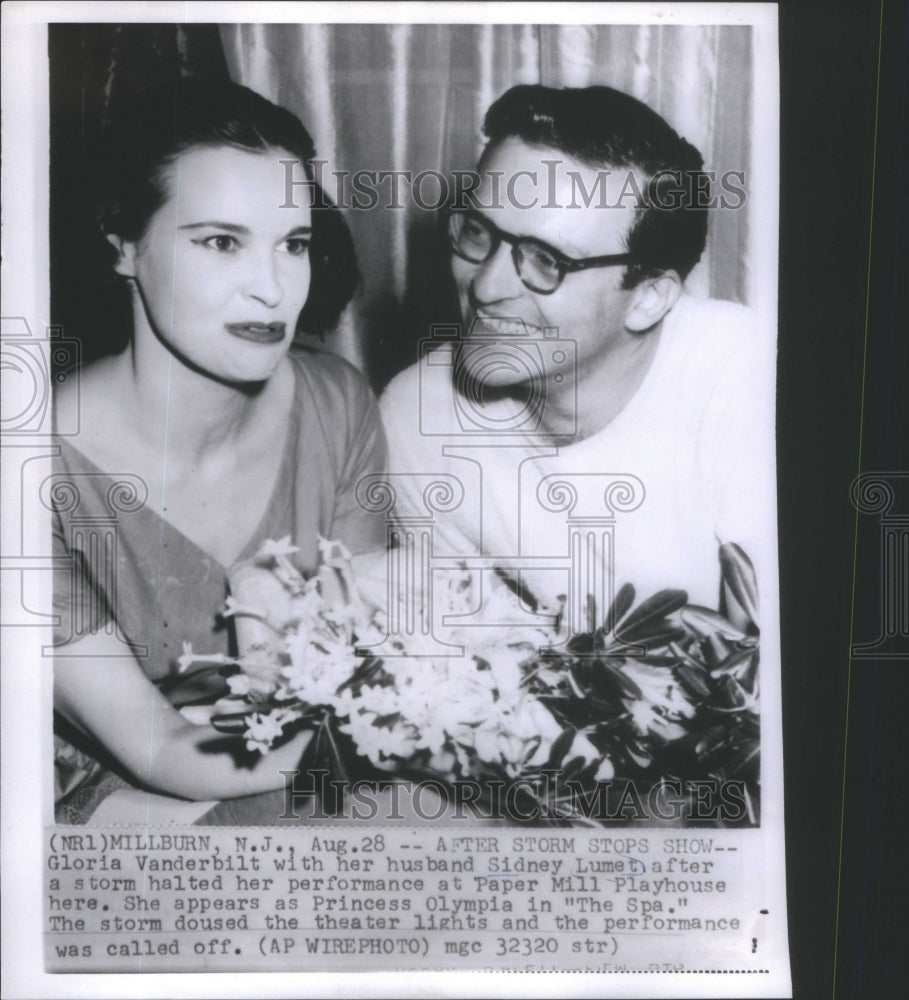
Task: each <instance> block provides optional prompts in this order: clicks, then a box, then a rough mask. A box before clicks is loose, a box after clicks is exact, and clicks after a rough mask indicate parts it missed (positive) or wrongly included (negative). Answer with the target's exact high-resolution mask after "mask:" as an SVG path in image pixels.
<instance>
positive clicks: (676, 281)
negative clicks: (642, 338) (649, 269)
mask: <svg viewBox="0 0 909 1000" xmlns="http://www.w3.org/2000/svg"><path fill="white" fill-rule="evenodd" d="M681 294H682V279H681V278H680V277H679V276H678V274H677V273H676V272H675V271H663V272H661V273H660V274H658V275H656V276H655V277H653V278H645V279H644V280H643V281H642V282H640V283H639V284H637V285H635V287H634V288H633V289H632V291H631V303H630V305H629V307H628V311H627V312H626V313H625V328H626V329H627V330H631V331H632V333H644V332H645V331H646V330H649V329H650V328H651V327H653V326H656V324H657V323H659V322H660V320H661V319H662V318H663V317H664V316H665V315H666V313H668V312H669V310H670V309H671V308H672V307H673V306H674V305H675V304H676V302H678V299H679V296H680V295H681Z"/></svg>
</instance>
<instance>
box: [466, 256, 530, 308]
mask: <svg viewBox="0 0 909 1000" xmlns="http://www.w3.org/2000/svg"><path fill="white" fill-rule="evenodd" d="M470 290H471V294H472V295H473V297H474V299H475V300H476V302H477V304H478V305H490V304H493V303H495V302H507V301H508V300H510V299H516V298H518V297H519V296H521V295H522V294H523V292H524V285H523V284H522V283H521V279H520V278H519V277H518V272H517V268H516V267H515V264H514V258H513V257H512V255H511V247H510V246H509V245H508V244H507V243H505V242H504V241H503V242H502V243H500V244H499V246H498V247H497V248H496V252H495V253H494V254H493V255H492V256H491V257H490V258H489V259H488V260H487V261H485V263H483V264H477V265H476V271H475V273H474V275H473V277H472V278H471V281H470Z"/></svg>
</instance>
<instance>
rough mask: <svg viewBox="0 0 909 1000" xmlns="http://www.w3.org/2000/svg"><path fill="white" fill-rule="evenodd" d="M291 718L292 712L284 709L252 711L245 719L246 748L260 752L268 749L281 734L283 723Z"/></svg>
mask: <svg viewBox="0 0 909 1000" xmlns="http://www.w3.org/2000/svg"><path fill="white" fill-rule="evenodd" d="M291 718H292V714H291V713H289V712H286V711H279V712H271V713H268V714H263V713H262V712H254V713H253V714H252V715H251V716H249V718H248V719H247V720H246V734H245V735H246V748H247V750H258V751H259V752H260V753H265V752H266V751H268V750H270V749H271V745H272V743H274V741H275V740H276V739H277V738H278V737H279V736H280V735H281V732H282V729H283V727H284V723H286V722H289V721H290V719H291Z"/></svg>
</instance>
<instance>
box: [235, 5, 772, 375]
mask: <svg viewBox="0 0 909 1000" xmlns="http://www.w3.org/2000/svg"><path fill="white" fill-rule="evenodd" d="M220 31H221V39H222V43H223V46H224V52H225V56H226V60H227V65H228V70H229V72H230V75H231V77H232V78H233V79H234V80H236V81H237V82H240V83H243V84H245V85H246V86H249V87H251V88H252V89H254V90H256V91H258V92H260V93H261V94H263V95H264V96H266V97H268V98H270V99H271V100H273V101H275V102H277V103H279V104H283V105H285V106H287V107H288V108H290V109H291V110H292V111H294V112H295V113H296V114H298V115H299V116H300V118H301V119H302V120H303V122H304V124H305V125H306V126H307V128H308V129H309V130H310V132H311V133H312V135H313V137H314V139H315V142H316V148H317V151H318V155H319V158H320V159H322V160H324V161H326V165H325V167H324V176H325V177H326V178H330V179H332V178H331V171H349V172H351V173H353V172H355V171H358V170H376V171H383V170H387V171H404V170H409V171H412V173H413V174H414V175H416V174H418V173H419V172H420V171H429V170H433V171H440V172H441V173H443V174H445V175H446V176H447V175H450V173H451V171H453V170H468V169H471V168H472V167H474V166H475V165H476V161H477V158H478V155H479V153H480V151H481V149H482V146H483V136H482V131H481V127H482V121H483V116H484V113H485V111H486V109H487V108H488V107H489V105H490V104H491V103H492V101H493V100H495V98H496V97H498V96H499V95H500V94H502V93H503V92H504V91H505V90H507V89H508V88H509V87H511V86H513V85H515V84H518V83H544V84H547V85H550V86H556V87H562V86H567V87H583V86H589V85H591V84H607V85H609V86H612V87H616V88H617V89H619V90H623V91H626V92H627V93H630V94H633V95H634V96H635V97H638V98H639V99H641V100H643V101H645V102H646V103H647V104H649V105H650V106H651V107H653V108H654V109H655V110H656V111H658V112H659V113H660V114H661V115H663V117H665V118H666V119H667V121H669V123H670V124H671V125H672V126H673V127H674V128H675V129H676V130H677V131H678V132H679V133H680V134H681V135H683V136H684V137H685V138H687V139H688V140H689V141H690V142H692V143H693V144H694V145H695V146H697V147H698V149H700V151H701V152H702V154H703V155H704V159H705V163H706V167H707V169H709V170H713V171H716V173H717V176H718V177H719V176H720V175H721V174H722V173H723V172H724V171H730V170H735V171H744V172H745V175H746V180H745V185H744V186H745V187H746V189H747V177H748V172H749V169H750V162H751V150H750V148H749V136H750V129H751V116H752V110H751V101H752V76H753V71H752V56H751V53H752V48H751V29H750V28H748V27H735V26H732V27H730V26H703V27H701V26H693V27H688V26H656V27H654V26H603V25H600V26H576V25H547V26H542V25H426V24H420V25H404V24H381V25H368V24H336V25H323V24H283V25H275V24H268V25H266V24H232V25H222V26H221V28H220ZM327 190H328V192H329V194H330V195H331V196H333V197H334V195H335V194H336V193H337V191H338V188H337V184H336V183H335V182H334V179H332V183H329V184H328V185H327ZM423 191H424V199H425V200H426V201H432V199H433V198H434V197H435V196H436V193H437V191H438V185H437V184H436V185H435V186H433V182H432V181H431V180H428V181H427V182H426V184H425V187H424V189H423ZM379 192H380V194H382V195H383V197H382V199H381V201H380V203H379V204H378V205H377V206H375V207H374V208H371V209H368V210H367V209H363V210H348V211H347V214H346V215H347V219H348V221H349V223H350V225H351V228H352V230H353V234H354V239H355V241H356V246H357V252H358V257H359V260H360V266H361V270H362V272H363V286H362V288H361V291H360V293H359V295H358V296H357V298H356V299H355V301H354V303H352V305H351V307H350V308H349V309H348V310H347V313H346V314H345V316H344V318H343V319H342V322H341V325H340V327H339V329H338V331H337V333H336V334H335V338H334V347H335V349H336V350H338V351H339V352H340V353H342V354H344V355H345V356H346V357H348V358H349V359H350V360H352V361H353V362H354V363H355V364H357V365H358V366H360V367H361V368H363V369H364V370H367V371H368V372H369V374H370V376H371V377H372V379H373V382H374V383H375V384H376V385H377V386H381V384H382V383H384V382H385V381H386V380H387V379H388V378H390V377H391V376H392V375H393V374H394V373H395V371H396V370H398V369H399V368H401V367H403V366H404V365H405V364H407V363H409V362H410V361H411V360H413V359H414V358H415V356H416V355H415V353H414V352H415V347H414V345H415V342H416V340H417V339H419V338H420V337H424V336H428V335H429V327H430V325H431V324H432V323H434V322H435V323H441V322H451V321H456V320H457V312H456V309H455V304H454V301H453V297H452V296H451V294H450V283H448V280H447V277H446V271H447V266H446V255H445V253H444V251H442V250H441V249H440V240H439V237H438V226H437V220H436V218H435V213H432V212H429V211H425V210H422V209H421V208H420V207H419V205H417V204H415V203H414V200H413V198H412V197H411V192H410V190H409V188H408V187H407V185H406V184H404V183H402V184H401V189H400V197H399V203H400V205H401V207H400V208H393V209H390V208H388V202H389V200H390V197H391V190H390V183H387V184H385V185H384V186H380V187H379ZM749 210H750V206H749V203H748V202H747V201H746V202H745V204H744V206H743V207H742V209H741V210H738V211H717V212H712V213H711V215H710V238H709V243H708V251H707V254H706V256H705V258H704V259H703V261H702V262H701V264H700V265H699V266H698V267H697V269H696V270H695V272H694V273H693V274H692V275H691V277H690V278H689V287H691V288H692V290H693V291H695V292H696V293H698V294H704V295H708V294H709V295H712V296H714V297H716V298H726V299H733V300H736V301H740V302H746V303H747V302H748V298H749V266H748V265H749V225H748V213H749Z"/></svg>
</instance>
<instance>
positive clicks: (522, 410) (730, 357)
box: [382, 86, 774, 616]
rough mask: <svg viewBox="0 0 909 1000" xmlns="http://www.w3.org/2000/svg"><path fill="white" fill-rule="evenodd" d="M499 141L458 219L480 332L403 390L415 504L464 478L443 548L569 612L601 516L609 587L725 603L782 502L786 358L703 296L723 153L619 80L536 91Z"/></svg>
mask: <svg viewBox="0 0 909 1000" xmlns="http://www.w3.org/2000/svg"><path fill="white" fill-rule="evenodd" d="M485 132H486V135H487V136H488V139H489V142H488V145H487V146H486V149H485V151H484V153H483V155H482V157H481V159H480V163H479V166H478V180H479V183H478V185H477V186H476V187H475V189H474V190H472V191H470V194H469V198H468V199H466V200H465V203H464V204H462V205H459V206H456V208H455V210H454V211H452V212H451V213H450V216H449V218H448V223H447V224H448V237H449V242H450V247H451V251H452V257H451V270H452V274H453V277H454V281H455V285H456V287H457V292H458V296H459V301H460V307H461V313H462V318H463V325H462V327H461V328H460V330H458V331H456V333H454V334H452V333H451V331H448V332H445V331H443V332H442V335H438V332H437V335H436V336H435V337H434V338H432V342H430V343H429V344H428V345H424V354H423V357H422V358H421V360H420V361H419V362H418V363H417V364H416V365H414V366H412V367H411V368H410V369H408V370H407V371H405V372H403V373H402V374H401V375H399V376H398V377H397V378H396V379H395V380H394V381H393V382H392V383H391V384H390V386H389V387H388V389H387V390H386V392H385V394H384V396H383V399H382V411H383V418H384V420H385V424H386V430H387V433H388V437H389V446H390V456H391V459H390V460H391V473H392V482H393V486H394V490H395V493H396V513H397V515H398V516H400V517H401V518H402V519H403V520H406V519H407V518H408V517H410V516H420V515H421V514H423V515H425V514H426V513H427V511H426V497H427V494H426V492H425V490H426V485H427V483H426V480H427V477H428V476H430V475H432V474H434V475H437V476H439V477H449V478H448V480H447V481H448V482H449V483H451V482H452V481H454V482H455V483H456V485H457V486H458V489H457V490H455V492H456V493H458V497H457V500H456V502H455V501H453V502H452V503H450V504H449V505H448V507H449V509H446V510H444V511H443V512H442V513H439V512H438V511H436V512H435V516H434V521H433V554H434V556H436V557H447V556H464V557H470V556H472V555H473V556H485V557H488V558H490V559H494V560H498V561H499V564H500V566H501V568H502V569H503V570H504V571H505V572H512V573H514V574H515V575H519V576H520V577H521V578H522V581H523V583H524V586H525V588H527V589H528V590H530V591H531V592H532V593H533V594H534V596H535V597H536V599H537V600H538V601H539V602H540V603H542V604H544V605H550V606H551V605H553V604H554V603H555V602H556V601H557V600H558V599H559V597H560V596H561V595H564V594H566V593H568V592H569V588H570V587H571V586H574V587H575V589H577V588H578V587H579V586H580V587H584V586H585V584H584V582H583V581H581V582H578V581H577V580H575V581H574V583H573V582H572V573H573V572H574V574H575V576H576V575H577V568H578V565H579V563H578V558H580V557H578V556H577V554H576V553H574V552H568V551H567V549H568V546H569V544H570V542H569V533H568V532H567V530H566V529H567V527H569V526H570V524H571V523H575V524H577V523H579V522H578V519H583V518H587V519H591V518H592V519H594V521H595V520H596V518H597V517H599V519H600V522H601V523H602V524H603V525H605V526H606V527H607V528H608V531H607V532H606V534H608V535H609V536H610V537H609V538H606V535H604V534H603V533H602V532H601V534H600V541H598V542H596V543H591V544H595V545H596V546H597V553H596V559H597V560H599V561H600V562H601V563H602V564H603V565H602V566H600V568H599V569H598V570H597V572H600V570H604V572H605V574H606V576H607V577H608V579H609V580H610V581H611V585H610V587H609V588H607V589H609V590H611V591H612V592H613V593H614V591H615V589H616V588H617V587H618V586H621V585H622V584H623V583H626V582H629V583H632V584H633V585H634V586H635V587H636V589H637V592H638V595H639V598H643V597H647V596H650V594H651V593H654V592H655V591H656V590H658V589H662V588H664V587H672V588H677V589H684V590H686V591H688V594H689V600H690V601H692V602H693V603H699V604H703V605H707V606H710V607H713V608H716V607H717V606H718V594H719V564H718V559H717V551H718V546H719V544H720V543H722V542H727V541H728V542H736V543H738V544H740V545H742V546H743V547H745V548H746V551H748V550H749V549H751V551H750V552H749V554H750V555H752V556H753V555H754V546H753V544H752V540H753V539H754V538H755V537H756V536H758V537H759V536H760V534H761V532H762V531H764V529H765V527H766V520H765V518H766V515H767V513H768V511H770V510H772V507H773V504H774V496H773V492H772V490H773V487H772V468H773V466H772V438H771V433H770V429H771V428H772V413H771V410H770V407H771V405H772V381H771V382H769V388H768V383H767V379H766V378H765V377H764V376H765V374H766V372H767V366H768V363H771V364H772V353H771V352H769V351H767V350H764V349H762V348H761V345H760V344H759V342H758V341H759V338H758V337H757V336H756V334H755V332H754V331H753V329H752V326H753V323H752V318H751V315H750V313H749V311H748V310H746V309H744V308H743V307H741V306H738V305H735V304H732V303H723V302H718V301H711V300H700V301H698V300H695V299H693V298H692V297H690V296H689V295H688V294H687V293H686V292H685V290H684V281H685V278H686V277H687V275H688V274H689V272H690V271H691V269H692V268H693V267H694V265H695V264H696V263H697V262H698V260H699V259H700V257H701V255H702V253H703V250H704V246H705V242H706V236H707V209H708V207H709V206H710V204H711V202H710V201H709V197H710V193H709V191H708V189H707V185H706V183H705V182H706V176H705V175H704V173H703V171H702V167H703V161H702V158H701V156H700V154H699V153H698V151H697V150H696V149H695V148H694V147H693V146H691V145H690V144H689V143H687V142H686V141H685V140H684V139H681V138H680V137H679V136H678V135H677V134H676V133H675V132H674V131H673V130H672V129H671V128H670V127H669V125H668V124H667V123H666V122H665V121H664V120H663V119H662V118H660V117H659V116H658V115H657V114H656V113H655V112H653V111H652V110H651V109H650V108H648V107H647V106H646V105H644V104H642V103H640V102H639V101H636V100H634V99H633V98H631V97H629V96H627V95H625V94H621V93H619V92H617V91H615V90H612V89H610V88H607V87H591V88H587V89H585V90H569V89H565V90H555V89H552V88H548V87H542V86H519V87H515V88H513V89H512V90H510V91H508V92H507V93H506V94H505V95H504V96H503V97H501V98H500V99H499V100H498V101H496V102H495V103H494V104H493V105H492V107H491V108H490V110H489V112H488V114H487V117H486V122H485ZM435 341H437V343H435ZM426 347H429V348H430V349H428V350H427V349H426ZM768 359H769V362H768ZM762 373H763V374H762ZM768 468H769V472H768ZM560 482H563V483H569V484H570V489H571V490H573V491H574V493H573V496H574V497H575V500H574V502H573V503H571V504H568V505H564V504H563V505H562V506H561V507H559V505H558V504H554V503H553V499H552V498H553V495H554V494H553V492H552V491H553V489H554V488H555V489H556V491H557V490H558V484H559V483H560ZM622 484H624V485H622ZM610 486H612V490H611V492H610ZM616 489H618V493H616ZM623 491H624V492H623ZM461 493H463V496H461V495H460V494H461ZM610 497H611V498H612V499H610ZM623 497H624V500H623ZM429 513H430V514H432V513H433V512H432V511H430V512H429ZM594 521H590V523H594ZM591 537H592V536H591ZM584 565H585V573H589V572H592V571H591V569H590V565H589V560H588V561H587V562H586V563H585V564H584ZM604 567H605V569H604ZM591 589H592V591H593V592H596V593H597V595H598V600H599V601H602V600H603V598H604V597H608V596H610V595H609V594H603V593H602V588H600V589H599V591H598V590H597V588H596V587H592V588H591ZM604 610H605V609H603V608H599V609H598V610H597V612H596V614H598V615H600V616H602V614H603V611H604Z"/></svg>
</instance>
